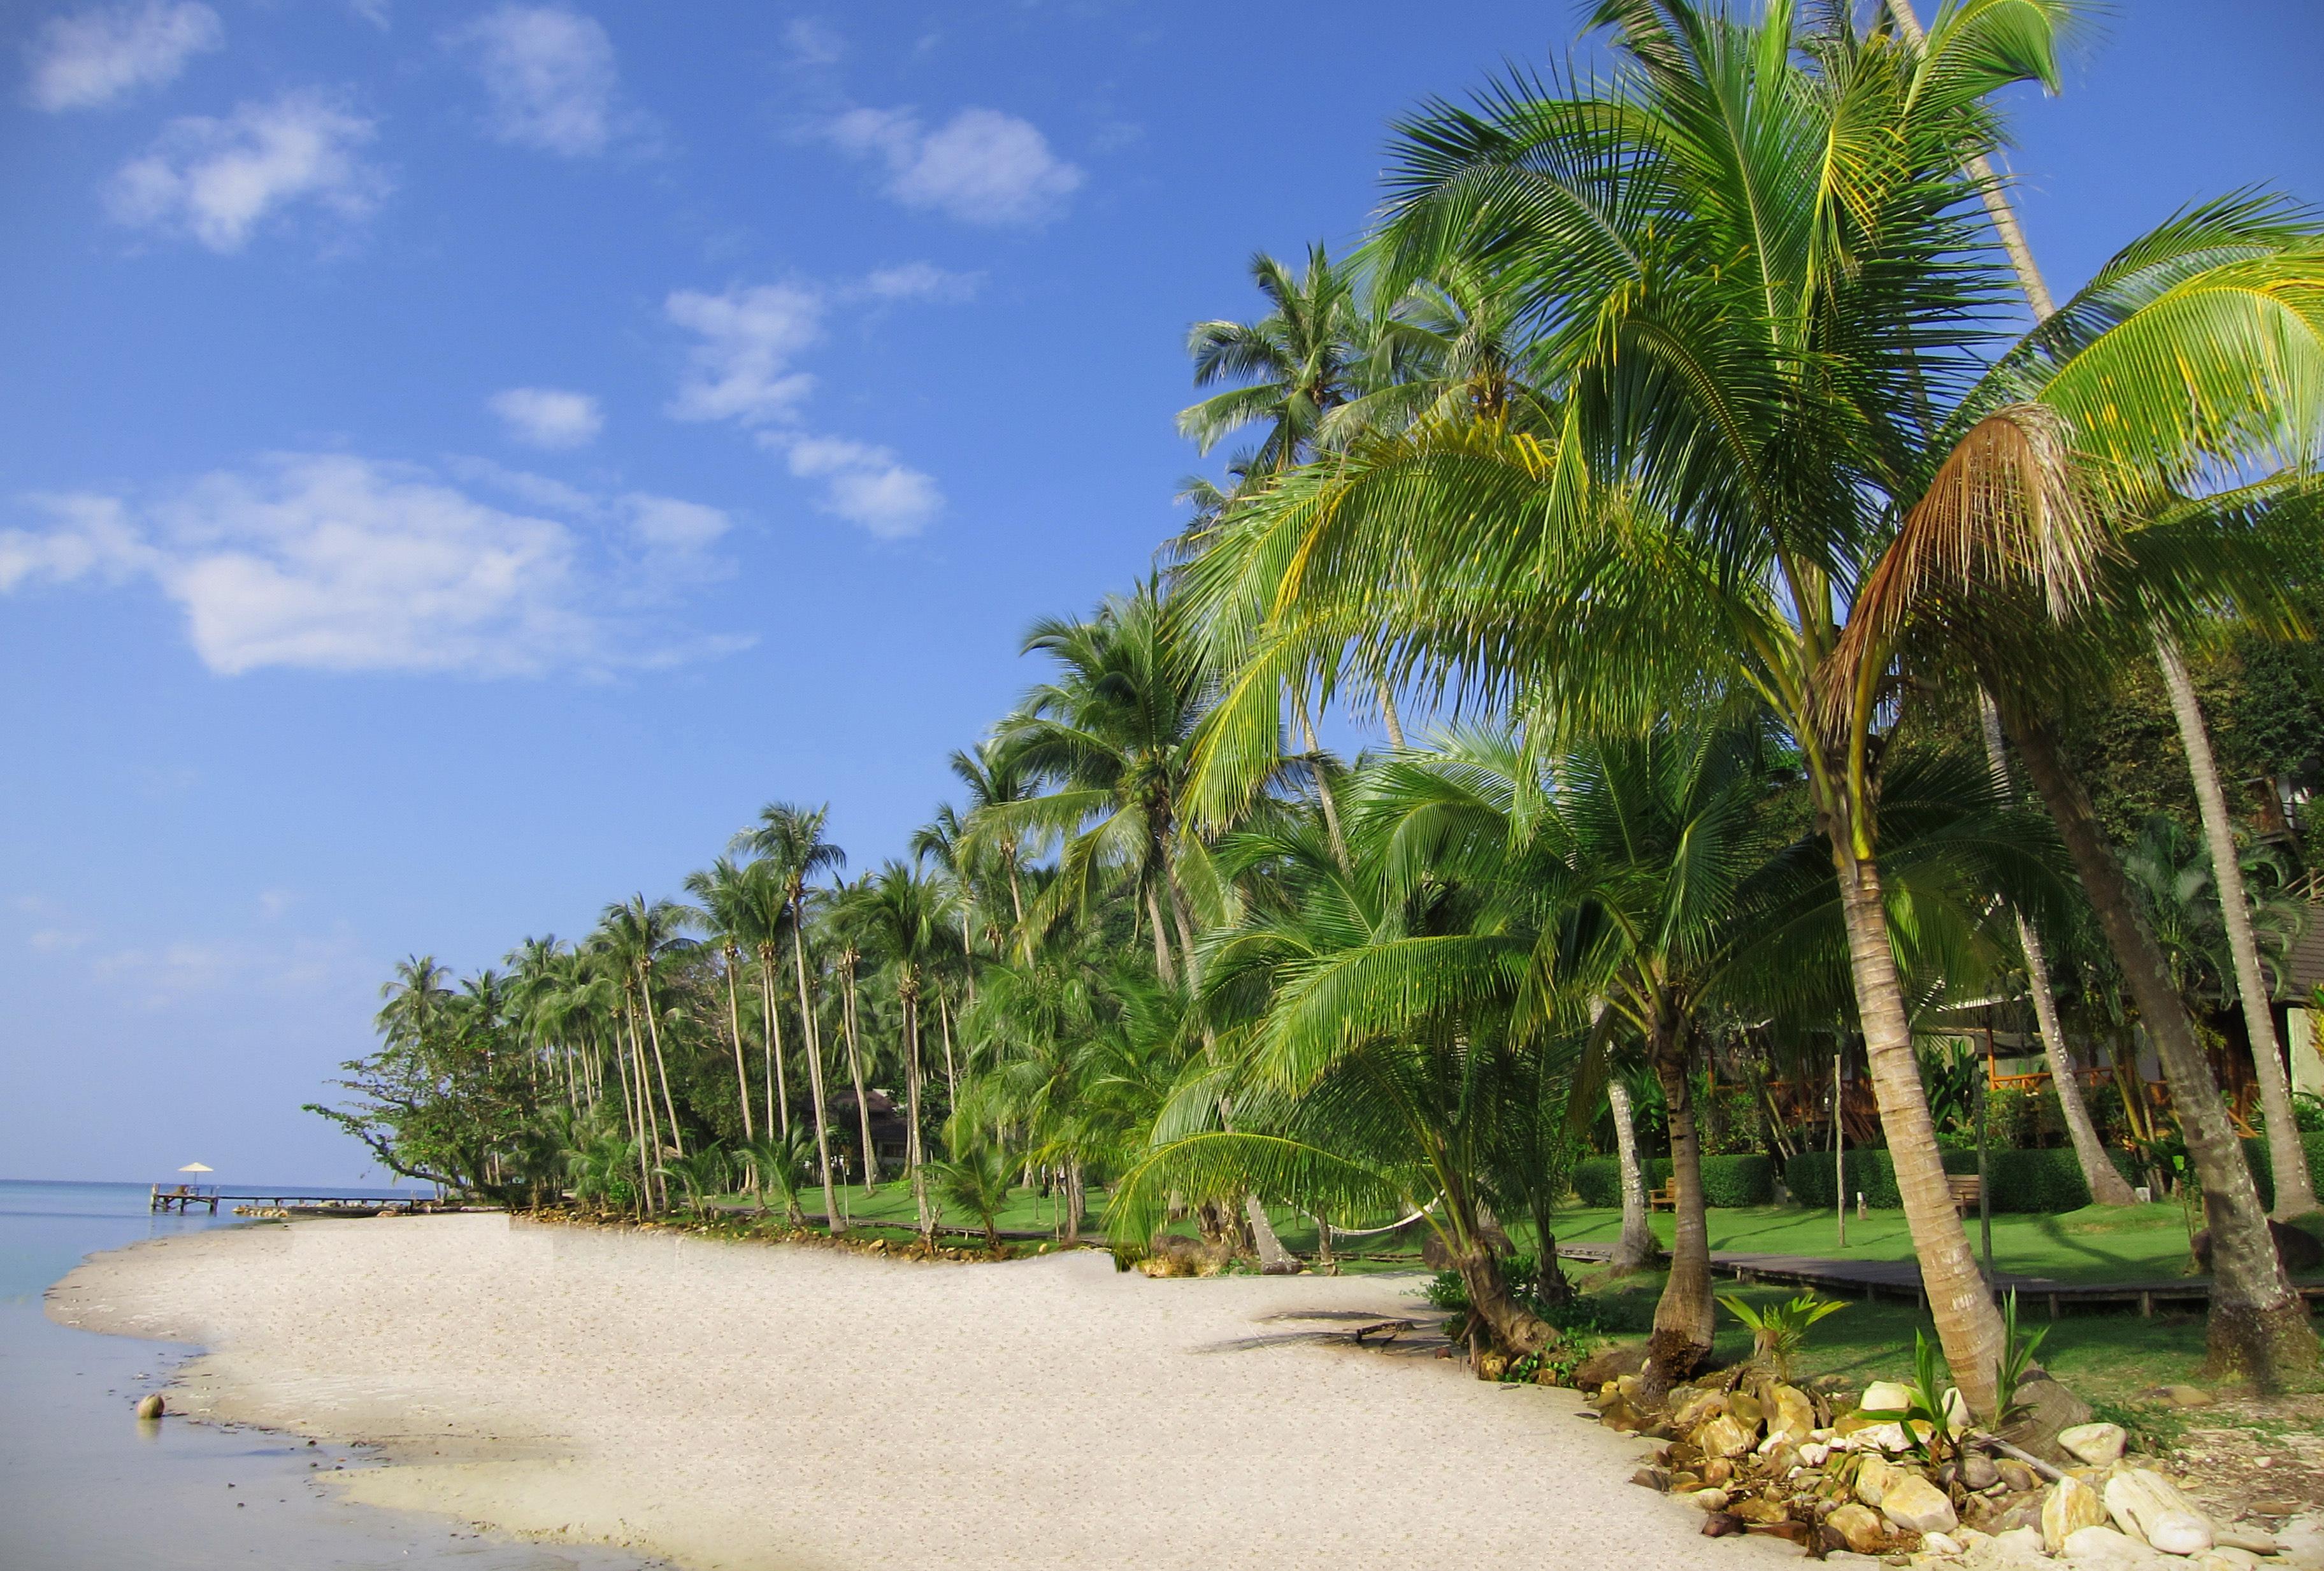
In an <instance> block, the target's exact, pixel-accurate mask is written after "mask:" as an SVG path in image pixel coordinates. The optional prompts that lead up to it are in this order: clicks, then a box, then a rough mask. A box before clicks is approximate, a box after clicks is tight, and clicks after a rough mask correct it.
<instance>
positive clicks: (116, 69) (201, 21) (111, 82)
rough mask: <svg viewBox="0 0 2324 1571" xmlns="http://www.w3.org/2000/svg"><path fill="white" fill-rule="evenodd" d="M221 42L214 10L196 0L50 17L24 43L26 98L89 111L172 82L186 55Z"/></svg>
mask: <svg viewBox="0 0 2324 1571" xmlns="http://www.w3.org/2000/svg"><path fill="white" fill-rule="evenodd" d="M224 42H226V25H225V23H221V22H220V21H219V20H218V14H217V12H216V11H213V10H212V9H210V7H208V6H207V5H199V4H198V3H197V0H181V3H180V4H175V5H172V4H170V3H168V0H146V3H145V4H144V5H106V6H100V7H98V8H97V9H96V10H92V11H81V12H76V13H74V14H71V15H69V16H58V17H53V18H51V20H50V21H49V22H47V23H44V24H43V25H42V27H41V29H40V31H39V32H35V33H34V34H33V35H32V42H29V43H27V44H26V45H25V46H24V54H25V58H26V62H27V64H29V66H30V67H31V69H32V79H31V81H30V83H29V84H28V87H27V91H28V92H29V93H30V95H31V97H32V102H33V103H34V104H35V105H36V106H39V107H41V108H43V109H47V110H50V111H51V112H54V111H57V110H60V109H96V108H101V107H103V106H106V105H107V104H111V103H113V102H115V100H117V99H120V98H124V97H127V96H128V95H129V94H131V93H134V92H135V91H136V90H137V89H138V88H152V87H159V86H160V85H161V84H162V83H163V82H167V81H171V80H174V79H176V77H177V75H178V73H179V72H180V71H182V70H184V69H186V61H187V60H188V59H189V57H191V56H193V55H197V54H200V53H202V52H203V51H206V50H214V49H217V47H219V46H220V45H221V44H223V43H224Z"/></svg>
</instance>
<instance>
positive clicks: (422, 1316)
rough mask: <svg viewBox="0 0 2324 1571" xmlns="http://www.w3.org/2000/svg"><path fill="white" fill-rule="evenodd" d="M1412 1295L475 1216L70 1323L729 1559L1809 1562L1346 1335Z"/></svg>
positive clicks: (226, 1244) (191, 1242) (207, 1266)
mask: <svg viewBox="0 0 2324 1571" xmlns="http://www.w3.org/2000/svg"><path fill="white" fill-rule="evenodd" d="M1410 1286H1411V1283H1410V1281H1409V1280H1408V1279H1407V1280H1392V1281H1383V1280H1379V1279H1365V1278H1360V1277H1354V1278H1335V1279H1327V1278H1315V1277H1302V1278H1292V1279H1272V1280H1270V1279H1260V1278H1228V1279H1218V1280H1208V1281H1194V1280H1175V1281H1151V1280H1148V1279H1146V1278H1144V1277H1142V1276H1139V1275H1136V1274H1128V1275H1124V1274H1119V1273H1117V1272H1116V1271H1114V1270H1113V1267H1112V1264H1111V1261H1109V1260H1108V1259H1107V1257H1105V1256H1104V1255H1102V1254H1097V1253H1074V1254H1066V1255H1056V1256H1050V1257H1047V1258H1042V1259H1036V1260H1028V1261H1015V1262H1011V1263H1008V1264H998V1265H973V1266H931V1265H913V1264H907V1263H904V1262H899V1261H880V1260H876V1259H868V1258H864V1257H862V1256H858V1255H853V1254H846V1253H837V1252H828V1251H822V1250H813V1249H791V1248H767V1247H762V1246H755V1245H747V1244H733V1243H714V1242H709V1241H705V1240H700V1239H689V1238H683V1237H678V1236H674V1235H669V1234H630V1233H600V1232H595V1231H590V1230H584V1229H575V1228H565V1227H557V1226H542V1225H531V1224H521V1223H517V1224H512V1223H511V1222H509V1221H508V1220H507V1219H505V1218H503V1217H499V1216H468V1217H431V1218H420V1219H415V1220H383V1221H375V1222H374V1221H362V1222H301V1223H296V1224H291V1225H290V1226H288V1227H267V1228H252V1229H235V1230H232V1231H226V1232H217V1233H208V1234H191V1235H187V1236H182V1237H177V1238H169V1239H161V1240H156V1241H153V1242H151V1243H142V1244H139V1245H137V1246H135V1247H134V1248H131V1249H127V1250H123V1251H120V1252H116V1253H113V1254H108V1255H102V1256H99V1257H97V1259H95V1260H93V1261H90V1262H89V1263H88V1264H86V1265H84V1266H82V1267H81V1268H80V1269H79V1270H78V1271H74V1272H73V1273H72V1274H71V1275H70V1276H69V1277H68V1278H66V1279H65V1280H63V1281H62V1282H60V1284H58V1286H57V1287H56V1288H55V1289H52V1290H51V1298H50V1307H49V1312H50V1314H51V1316H52V1317H55V1318H56V1319H59V1320H61V1321H64V1322H65V1323H67V1324H69V1325H75V1326H86V1327H88V1328H89V1329H92V1330H99V1331H111V1332H117V1333H124V1334H128V1335H139V1336H150V1337H161V1338H169V1339H174V1340H180V1341H190V1342H198V1343H201V1344H203V1345H206V1346H207V1347H208V1348H209V1349H210V1351H209V1353H208V1354H207V1355H206V1356H204V1357H202V1358H200V1359H198V1360H196V1361H194V1362H192V1363H189V1364H188V1365H187V1366H186V1374H185V1377H184V1390H183V1392H182V1394H181V1396H180V1400H177V1401H176V1402H174V1403H173V1405H174V1406H178V1407H180V1408H181V1409H189V1410H192V1411H196V1412H208V1413H209V1414H211V1415H213V1416H215V1417H217V1418H220V1419H236V1420H242V1421H248V1422H257V1423H263V1424H266V1425H270V1426H273V1427H276V1428H286V1429H291V1430H294V1431H297V1432H300V1433H303V1434H307V1435H309V1436H315V1437H328V1438H331V1439H337V1440H371V1441H377V1442H382V1443H383V1444H384V1445H385V1446H387V1448H388V1452H389V1455H391V1456H392V1458H393V1459H394V1465H392V1466H388V1467H384V1468H380V1469H374V1470H369V1471H366V1472H364V1473H362V1474H349V1475H348V1476H349V1478H350V1480H351V1483H350V1484H349V1488H350V1489H351V1490H352V1491H353V1492H355V1494H356V1496H357V1497H358V1498H360V1499H364V1500H369V1501H372V1502H377V1503H382V1504H391V1505H400V1506H407V1507H418V1508H420V1509H424V1510H429V1511H441V1512H446V1513H449V1514H452V1515H455V1516H457V1517H460V1518H463V1519H466V1520H472V1521H477V1522H483V1523H487V1524H490V1525H492V1526H493V1527H495V1528H497V1529H502V1530H503V1531H508V1532H512V1533H516V1534H521V1535H527V1536H538V1537H542V1538H549V1539H566V1540H568V1541H600V1542H610V1543H617V1544H622V1545H627V1546H631V1547H634V1548H641V1549H647V1550H650V1551H653V1552H657V1553H659V1554H664V1555H669V1556H671V1557H675V1558H678V1559H680V1560H682V1561H684V1562H686V1563H687V1564H690V1565H696V1566H705V1567H745V1566H747V1567H775V1566H799V1567H832V1568H835V1571H836V1568H839V1567H846V1568H848V1571H871V1568H886V1567H895V1568H897V1571H933V1568H936V1567H945V1566H1122V1565H1130V1564H1135V1565H1138V1566H1154V1567H1176V1566H1186V1567H1196V1566H1201V1567H1209V1568H1231V1567H1240V1566H1270V1567H1280V1566H1317V1567H1323V1566H1333V1567H1366V1566H1398V1567H1403V1566H1424V1567H1437V1566H1444V1567H1462V1568H1467V1567H1478V1568H1485V1567H1502V1566H1508V1567H1513V1568H1514V1567H1519V1566H1522V1567H1526V1571H1543V1568H1546V1571H1565V1568H1569V1567H1570V1568H1573V1571H1582V1568H1583V1567H1587V1568H1589V1571H1628V1568H1630V1567H1655V1568H1657V1571H1659V1568H1662V1567H1675V1566H1680V1565H1682V1564H1691V1563H1692V1562H1694V1561H1696V1560H1698V1559H1701V1558H1704V1557H1709V1558H1711V1559H1715V1560H1718V1561H1720V1562H1723V1563H1726V1564H1729V1565H1731V1566H1738V1567H1754V1568H1757V1567H1764V1566H1766V1565H1767V1564H1768V1563H1769V1561H1770V1560H1771V1559H1772V1558H1773V1557H1775V1547H1774V1546H1770V1545H1767V1544H1765V1543H1764V1542H1762V1541H1759V1540H1753V1541H1751V1542H1749V1543H1748V1544H1747V1543H1744V1542H1741V1541H1738V1540H1722V1541H1720V1542H1719V1543H1717V1544H1715V1545H1714V1544H1713V1543H1711V1541H1709V1540H1706V1539H1702V1538H1701V1537H1700V1536H1699V1527H1700V1519H1699V1518H1696V1517H1694V1516H1693V1515H1692V1513H1691V1512H1690V1511H1687V1510H1686V1508H1684V1507H1683V1506H1680V1505H1676V1504H1674V1503H1673V1502H1670V1501H1668V1500H1667V1499H1665V1497H1663V1496H1661V1495H1658V1494H1655V1493H1653V1492H1649V1491H1646V1490H1643V1489H1638V1488H1635V1487H1632V1486H1630V1485H1629V1484H1628V1483H1627V1480H1628V1476H1629V1474H1630V1473H1631V1471H1632V1470H1633V1469H1634V1468H1635V1467H1636V1466H1637V1457H1638V1455H1639V1451H1640V1446H1639V1443H1638V1442H1637V1441H1636V1440H1634V1439H1630V1438H1628V1437H1622V1436H1619V1435H1616V1434H1614V1433H1611V1432H1609V1431H1608V1430H1606V1429H1603V1428H1600V1427H1599V1426H1598V1425H1597V1424H1595V1423H1590V1422H1585V1421H1583V1420H1582V1419H1577V1418H1576V1417H1575V1416H1574V1411H1575V1409H1576V1407H1577V1406H1578V1402H1577V1400H1576V1399H1575V1397H1574V1396H1573V1394H1572V1393H1571V1392H1565V1391H1549V1390H1545V1389H1540V1388H1533V1387H1499V1386H1491V1385H1485V1384H1481V1383H1480V1382H1476V1381H1473V1380H1471V1379H1469V1378H1467V1377H1466V1376H1465V1375H1463V1374H1462V1373H1461V1372H1459V1371H1458V1370H1457V1369H1456V1368H1455V1367H1454V1366H1453V1365H1452V1364H1451V1363H1446V1362H1442V1361H1436V1360H1426V1359H1411V1358H1397V1357H1394V1356H1389V1355H1385V1354H1379V1353H1374V1352H1369V1351H1358V1350H1355V1349H1353V1348H1351V1347H1349V1346H1347V1345H1345V1344H1344V1343H1341V1344H1336V1345H1320V1344H1318V1343H1317V1342H1316V1341H1315V1340H1314V1333H1316V1332H1318V1331H1322V1330H1326V1329H1330V1328H1331V1327H1332V1326H1333V1324H1334V1323H1335V1321H1337V1323H1339V1324H1341V1325H1342V1326H1344V1321H1343V1320H1339V1317H1345V1316H1348V1315H1351V1314H1358V1313H1360V1314H1365V1315H1372V1314H1378V1315H1381V1316H1388V1315H1408V1314H1411V1313H1413V1312H1414V1310H1415V1308H1416V1301H1415V1300H1414V1299H1412V1298H1408V1297H1406V1296H1405V1294H1406V1292H1407V1290H1408V1289H1409V1288H1410Z"/></svg>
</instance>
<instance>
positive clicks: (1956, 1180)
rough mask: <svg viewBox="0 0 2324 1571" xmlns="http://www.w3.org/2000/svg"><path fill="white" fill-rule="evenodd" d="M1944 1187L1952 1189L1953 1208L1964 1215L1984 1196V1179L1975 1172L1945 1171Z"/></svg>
mask: <svg viewBox="0 0 2324 1571" xmlns="http://www.w3.org/2000/svg"><path fill="white" fill-rule="evenodd" d="M1945 1187H1946V1188H1948V1189H1950V1190H1951V1191H1952V1196H1953V1210H1954V1211H1955V1212H1956V1213H1958V1214H1959V1215H1963V1216H1966V1215H1969V1213H1970V1212H1972V1211H1974V1210H1976V1209H1977V1208H1978V1202H1979V1201H1980V1200H1982V1199H1984V1198H1985V1180H1984V1179H1982V1178H1978V1176H1977V1175H1976V1174H1975V1173H1947V1174H1946V1175H1945Z"/></svg>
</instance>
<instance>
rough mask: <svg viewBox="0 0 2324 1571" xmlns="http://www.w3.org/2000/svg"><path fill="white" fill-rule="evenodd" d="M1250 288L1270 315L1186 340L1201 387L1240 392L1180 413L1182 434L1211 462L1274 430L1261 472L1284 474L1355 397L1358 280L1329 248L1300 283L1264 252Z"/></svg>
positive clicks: (1310, 260)
mask: <svg viewBox="0 0 2324 1571" xmlns="http://www.w3.org/2000/svg"><path fill="white" fill-rule="evenodd" d="M1250 276H1251V282H1253V283H1255V284H1257V285H1258V286H1259V293H1260V294H1262V295H1263V296H1265V297H1266V299H1267V302H1268V306H1269V307H1270V308H1272V309H1270V310H1268V314H1267V315H1266V316H1264V317H1262V318H1260V319H1259V320H1258V321H1255V322H1234V321H1224V320H1220V321H1208V322H1197V323H1195V324H1194V327H1193V328H1191V329H1189V330H1188V332H1187V334H1186V353H1187V354H1188V355H1189V356H1191V357H1192V358H1193V360H1194V384H1195V385H1196V386H1198V387H1207V386H1210V385H1211V384H1213V383H1218V382H1239V383H1240V384H1241V385H1240V386H1237V387H1231V388H1229V389H1228V390H1227V391H1225V392H1223V393H1213V395H1211V396H1210V397H1209V398H1206V399H1204V400H1203V401H1202V402H1200V403H1196V404H1192V405H1189V406H1188V407H1187V408H1185V409H1184V410H1182V411H1179V414H1178V430H1179V431H1180V432H1181V433H1182V434H1183V435H1185V436H1188V437H1191V438H1193V439H1194V443H1195V445H1196V446H1197V447H1198V448H1201V449H1202V450H1203V452H1208V451H1210V450H1211V448H1213V447H1215V446H1216V445H1217V444H1218V443H1219V442H1220V441H1221V440H1222V439H1225V438H1226V437H1227V436H1228V435H1230V434H1231V433H1232V432H1234V431H1237V430H1241V429H1242V428H1243V427H1245V426H1247V425H1254V424H1262V425H1264V426H1265V427H1266V428H1267V435H1266V438H1265V439H1264V440H1263V441H1262V442H1261V443H1260V445H1259V451H1258V453H1257V454H1256V455H1255V456H1254V459H1253V467H1255V468H1258V469H1262V470H1264V469H1281V468H1286V467H1289V466H1291V465H1292V464H1295V463H1296V462H1298V461H1299V460H1300V459H1301V458H1302V457H1305V456H1306V451H1307V448H1308V446H1309V444H1311V443H1312V442H1313V441H1314V439H1315V437H1316V434H1317V432H1318V430H1319V429H1320V428H1321V425H1322V423H1323V417H1324V415H1325V414H1326V413H1327V412H1328V411H1330V410H1331V409H1332V408H1333V406H1334V405H1337V404H1339V403H1342V402H1345V401H1346V400H1347V398H1348V397H1349V396H1350V395H1351V393H1354V392H1355V391H1356V388H1357V380H1356V378H1357V364H1358V361H1359V359H1360V356H1362V353H1363V345H1362V343H1361V341H1360V340H1361V338H1362V337H1363V331H1362V329H1363V323H1362V319H1361V313H1360V310H1359V309H1358V306H1357V300H1356V289H1355V282H1354V278H1353V275H1352V273H1351V270H1350V269H1349V268H1348V266H1347V265H1346V264H1345V263H1334V262H1333V260H1332V259H1331V256H1330V254H1328V253H1327V252H1326V251H1325V250H1324V248H1323V246H1322V245H1311V246H1309V247H1308V250H1307V268H1306V271H1305V273H1293V272H1292V271H1291V269H1290V268H1289V267H1287V266H1286V265H1285V264H1284V263H1281V262H1278V261H1277V260H1276V259H1275V258H1274V257H1272V256H1269V255H1268V254H1266V253H1265V252H1260V253H1259V254H1257V255H1255V256H1253V257H1252V258H1251V259H1250Z"/></svg>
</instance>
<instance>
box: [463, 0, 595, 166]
mask: <svg viewBox="0 0 2324 1571" xmlns="http://www.w3.org/2000/svg"><path fill="white" fill-rule="evenodd" d="M447 42H449V43H450V44H451V45H452V46H453V47H454V48H456V49H458V50H460V51H463V52H464V53H466V55H467V57H468V59H469V61H470V63H471V64H472V65H473V66H474V67H475V70H476V73H477V75H478V76H480V77H482V78H483V79H484V90H485V92H486V93H487V94H488V95H489V96H490V97H491V98H492V104H493V111H492V122H491V123H492V128H493V134H494V135H496V136H498V137H499V138H500V139H501V140H502V141H503V142H508V143H514V144H516V145H517V146H519V147H533V148H539V150H540V151H542V152H557V153H562V154H564V155H565V156H567V157H568V158H577V157H582V156H586V155H587V154H589V153H595V152H604V150H605V147H606V144H607V143H610V142H611V141H612V140H613V133H614V130H615V124H614V114H613V108H614V104H613V100H614V94H615V92H616V89H617V88H618V87H619V73H618V71H617V70H616V69H615V66H614V63H613V40H612V39H610V38H608V37H607V36H606V35H605V30H604V27H603V26H601V25H599V24H598V23H597V22H596V21H595V18H592V17H587V16H584V15H582V14H580V13H578V12H576V11H567V10H565V9H562V8H561V7H558V6H554V5H503V6H500V7H499V8H498V9H496V10H493V11H489V12H486V13H485V14H484V15H483V16H480V17H478V18H477V19H476V20H475V22H473V23H469V24H468V25H467V26H466V27H464V28H461V29H459V30H458V31H457V32H452V33H449V34H447Z"/></svg>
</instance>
